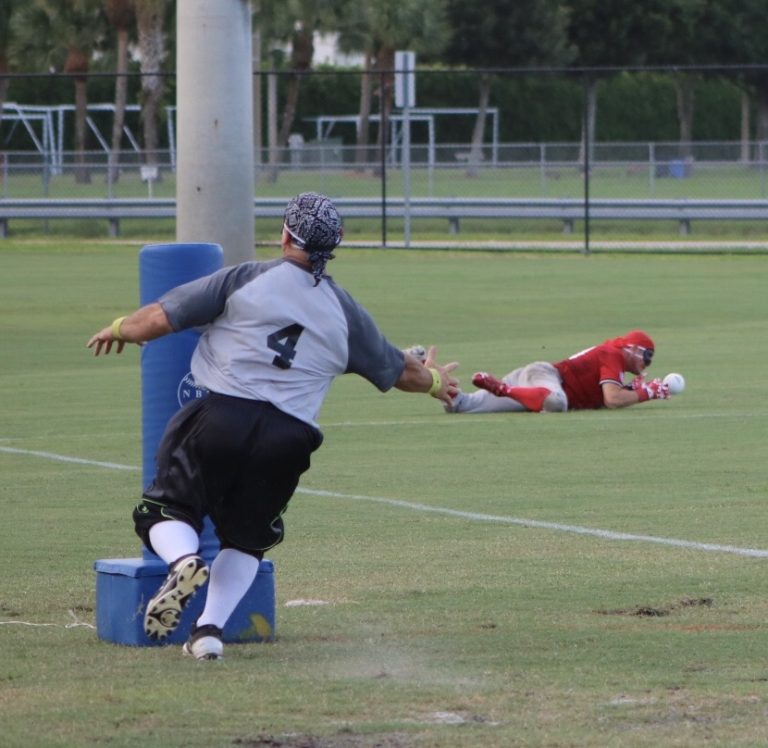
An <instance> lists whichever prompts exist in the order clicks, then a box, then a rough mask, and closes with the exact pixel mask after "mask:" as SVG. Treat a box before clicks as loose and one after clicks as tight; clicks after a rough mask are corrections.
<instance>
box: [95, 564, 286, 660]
mask: <svg viewBox="0 0 768 748" xmlns="http://www.w3.org/2000/svg"><path fill="white" fill-rule="evenodd" d="M206 561H208V563H210V561H211V559H206ZM93 566H94V569H95V570H96V633H97V635H98V637H99V639H103V640H105V641H110V642H114V643H115V644H126V645H129V646H139V647H151V646H158V645H160V644H182V643H183V642H185V641H186V640H187V637H188V636H189V632H190V630H191V628H192V624H193V623H194V622H195V621H196V620H197V617H198V616H199V615H200V614H201V613H202V612H203V606H204V604H205V594H206V589H207V586H205V587H202V588H201V589H200V590H198V592H197V594H196V595H195V596H194V597H193V598H192V600H191V601H190V602H189V604H188V605H187V607H186V608H185V609H184V612H183V613H182V615H181V623H180V624H179V627H178V628H177V629H176V630H175V631H174V632H173V634H171V635H170V636H169V637H168V638H167V639H165V640H164V641H163V642H162V643H159V642H155V641H152V640H151V639H149V637H147V635H146V634H145V633H144V610H145V608H146V605H147V600H149V598H151V597H152V595H154V594H155V592H157V590H158V588H159V587H160V585H161V584H162V583H163V581H164V580H165V577H166V575H167V573H168V566H167V565H166V564H165V563H164V562H163V561H160V560H157V561H155V560H151V559H144V558H110V559H102V560H100V561H96V562H95V563H94V565H93ZM274 638H275V574H274V566H273V564H272V562H271V561H269V560H267V559H264V560H263V561H262V562H261V564H260V565H259V573H258V574H257V575H256V580H255V581H254V583H253V585H252V586H251V589H250V590H248V593H247V594H246V595H245V597H244V598H243V599H242V600H241V601H240V604H239V605H238V606H237V608H236V609H235V612H234V613H233V614H232V616H231V617H230V619H229V621H227V625H226V626H225V627H224V641H225V642H254V641H273V640H274Z"/></svg>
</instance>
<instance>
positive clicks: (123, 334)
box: [85, 302, 173, 356]
mask: <svg viewBox="0 0 768 748" xmlns="http://www.w3.org/2000/svg"><path fill="white" fill-rule="evenodd" d="M171 332H173V328H172V327H171V323H170V322H169V321H168V316H167V315H166V313H165V310H164V309H163V307H162V306H160V304H158V303H157V302H154V303H152V304H147V305H146V306H143V307H141V309H137V310H136V311H135V312H133V314H129V315H128V316H127V317H118V318H117V319H116V320H115V321H114V322H113V323H112V324H111V325H109V326H107V327H105V328H104V329H103V330H100V331H99V332H97V333H96V334H95V335H93V336H92V337H91V339H90V340H89V341H88V342H87V343H86V344H85V345H86V347H87V348H93V355H94V356H98V355H99V354H100V353H105V354H106V353H110V352H111V350H112V346H113V344H115V343H117V347H116V351H115V352H116V353H122V352H123V348H125V344H126V343H137V344H139V345H141V344H142V343H146V342H147V341H148V340H154V339H155V338H160V337H162V336H163V335H167V334H168V333H171Z"/></svg>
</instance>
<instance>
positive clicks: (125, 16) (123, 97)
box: [104, 0, 134, 184]
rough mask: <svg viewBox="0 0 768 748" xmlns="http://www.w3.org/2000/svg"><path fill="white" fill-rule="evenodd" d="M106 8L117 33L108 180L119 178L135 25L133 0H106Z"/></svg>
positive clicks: (112, 181) (112, 180)
mask: <svg viewBox="0 0 768 748" xmlns="http://www.w3.org/2000/svg"><path fill="white" fill-rule="evenodd" d="M104 10H105V11H106V14H107V18H108V19H109V22H110V23H111V24H112V26H113V27H114V29H115V32H116V33H117V66H116V73H117V78H116V79H115V117H114V119H113V120H112V143H111V148H110V151H109V175H108V180H109V183H110V184H113V183H114V182H116V181H117V180H118V179H119V175H120V170H119V163H120V143H121V141H122V139H123V126H124V125H125V107H126V103H127V100H128V76H127V73H128V35H129V33H130V30H131V28H132V26H133V20H134V13H133V11H134V4H133V0H104Z"/></svg>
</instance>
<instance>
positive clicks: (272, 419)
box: [87, 192, 458, 659]
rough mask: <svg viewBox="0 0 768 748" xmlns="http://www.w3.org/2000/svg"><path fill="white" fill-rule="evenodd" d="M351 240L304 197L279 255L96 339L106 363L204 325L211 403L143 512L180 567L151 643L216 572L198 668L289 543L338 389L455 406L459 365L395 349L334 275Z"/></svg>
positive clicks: (164, 591)
mask: <svg viewBox="0 0 768 748" xmlns="http://www.w3.org/2000/svg"><path fill="white" fill-rule="evenodd" d="M341 237H342V225H341V218H340V217H339V214H338V211H337V210H336V207H335V206H334V205H333V203H332V202H331V200H329V199H328V198H327V197H325V196H323V195H319V194H317V193H312V192H308V193H302V194H301V195H298V196H296V197H295V198H293V199H292V200H291V201H290V202H289V203H288V206H287V208H286V211H285V221H284V224H283V232H282V251H283V254H282V257H281V258H280V259H277V260H272V261H269V262H246V263H242V264H240V265H236V266H234V267H227V268H224V269H222V270H220V271H218V272H216V273H213V274H212V275H209V276H206V277H204V278H200V279H198V280H195V281H192V282H191V283H186V284H184V285H182V286H178V287H177V288H175V289H173V290H171V291H169V292H168V293H167V294H165V295H164V296H163V297H162V298H160V299H159V300H158V301H157V302H154V303H151V304H148V305H146V306H144V307H142V308H140V309H138V310H137V311H135V312H133V314H130V315H128V316H127V317H121V318H118V319H117V320H115V321H114V322H113V323H112V324H111V325H110V326H108V327H105V328H104V329H103V330H101V332H98V333H96V334H95V335H94V336H93V337H92V338H91V339H90V340H89V341H88V344H87V345H88V347H89V348H93V349H94V353H95V355H97V356H98V355H99V354H100V353H109V352H110V351H111V350H112V347H113V346H115V347H116V352H117V353H121V352H122V350H123V348H124V347H125V344H126V343H143V342H146V341H149V340H154V339H155V338H158V337H161V336H163V335H167V334H169V333H173V332H178V331H180V330H185V329H188V328H192V327H202V328H204V331H203V333H202V335H201V337H200V340H199V341H198V344H197V347H196V349H195V351H194V354H193V356H192V374H193V376H194V379H195V382H196V383H197V384H198V385H199V386H202V387H204V388H206V389H207V390H209V394H208V396H207V397H204V398H199V399H195V400H193V401H191V402H190V403H188V404H187V405H185V406H184V407H183V408H181V410H179V411H178V412H177V413H176V414H175V415H174V416H173V417H172V418H171V420H170V421H169V423H168V425H167V427H166V430H165V433H164V435H163V438H162V440H161V442H160V445H159V447H158V453H157V472H156V475H155V478H154V481H153V482H152V483H151V484H150V485H149V486H148V487H147V489H146V490H145V492H144V495H143V498H142V501H141V503H140V504H139V505H138V506H137V507H136V509H135V510H134V514H133V516H134V524H135V527H136V532H137V534H138V535H139V537H141V539H142V540H143V542H144V543H145V545H146V546H147V547H148V548H150V549H151V550H152V551H153V552H154V553H156V554H157V555H158V556H159V557H160V558H162V559H163V560H164V561H166V562H167V563H168V565H169V572H168V576H167V578H166V580H165V582H164V583H163V585H162V586H161V587H160V589H159V590H158V592H157V593H156V594H155V595H154V597H153V598H152V599H151V600H150V601H149V603H148V604H147V610H146V613H145V617H144V628H145V631H146V633H147V635H148V636H149V637H151V638H152V639H156V640H162V639H165V638H166V637H167V636H168V635H169V634H170V633H171V632H172V631H174V630H175V628H176V627H177V626H178V623H179V619H180V615H181V611H182V610H183V608H184V607H185V605H186V604H187V602H188V601H189V600H190V599H191V597H192V595H193V594H194V593H195V591H196V590H197V589H198V588H199V587H200V586H201V585H202V584H203V583H204V582H205V581H206V579H208V577H209V575H210V582H209V585H208V594H207V597H206V603H205V607H204V609H203V612H202V613H201V615H200V617H199V618H198V620H197V622H196V624H195V626H194V627H193V629H192V633H191V635H190V638H189V640H188V641H187V643H186V644H185V645H184V651H185V652H186V653H187V654H191V655H193V656H194V657H196V658H198V659H219V658H220V657H222V655H223V644H222V640H221V637H222V629H223V628H224V625H225V623H226V622H227V620H228V619H229V617H230V616H231V614H232V613H233V612H234V610H235V608H236V607H237V605H238V603H239V602H240V600H241V599H242V598H243V596H244V595H245V594H246V593H247V592H248V590H249V589H250V587H251V585H252V584H253V581H254V579H255V578H256V574H257V572H258V567H259V562H260V560H261V559H262V558H263V556H264V552H265V551H266V550H268V549H269V548H272V547H273V546H275V545H277V544H278V543H280V542H281V541H282V539H283V532H284V525H283V520H282V514H283V512H284V511H285V509H286V507H287V505H288V502H289V501H290V499H291V497H292V495H293V493H294V491H295V490H296V487H297V486H298V483H299V477H300V475H301V474H302V473H303V472H305V471H306V470H307V469H308V468H309V465H310V455H311V453H312V452H313V451H315V450H316V449H317V448H318V447H319V446H320V444H321V442H322V439H323V437H322V434H321V432H320V430H319V429H318V426H317V416H318V413H319V411H320V408H321V406H322V404H323V401H324V399H325V396H326V394H327V392H328V389H329V387H330V385H331V382H332V381H333V379H334V378H335V377H337V376H338V375H340V374H347V373H355V374H359V375H360V376H362V377H364V378H365V379H367V380H368V381H369V382H371V383H372V384H373V385H375V386H376V387H377V388H378V389H379V390H381V391H386V390H389V389H391V388H392V387H395V388H397V389H400V390H403V391H405V392H424V393H429V394H430V395H432V396H434V397H436V398H438V399H440V400H442V401H443V402H445V403H449V402H450V398H451V396H453V395H455V394H456V393H457V391H458V389H457V382H456V380H455V379H454V378H453V376H452V375H451V372H452V371H453V369H454V368H455V367H456V364H455V363H454V364H448V365H446V366H440V365H438V364H437V363H435V361H434V349H430V354H429V355H428V357H427V360H426V362H425V363H422V362H421V361H420V360H419V359H417V358H416V357H414V356H412V355H411V354H410V353H404V352H403V351H401V350H400V349H398V348H397V347H395V346H394V345H392V344H391V343H390V342H389V341H388V340H387V339H386V338H385V337H384V335H383V334H382V333H381V331H380V330H379V329H378V327H377V326H376V324H375V323H374V321H373V319H372V318H371V316H370V315H369V314H368V312H366V310H365V309H364V308H363V307H362V306H360V304H358V303H357V302H356V301H355V300H354V299H353V298H352V297H351V296H350V295H349V294H348V293H347V292H346V291H344V290H343V289H342V288H340V287H339V286H337V285H336V283H334V281H333V279H332V278H331V277H330V276H328V275H326V274H325V266H326V263H327V262H328V261H329V260H330V259H332V258H333V257H334V255H333V250H334V249H335V248H336V247H337V246H338V245H339V243H340V242H341ZM206 515H208V516H209V517H210V518H211V521H212V523H213V526H214V528H215V531H216V535H217V537H218V539H219V542H220V544H221V550H220V551H219V553H218V554H217V556H216V558H215V559H214V560H213V562H212V563H211V567H210V570H209V568H208V565H207V563H206V561H205V560H204V559H203V558H202V557H201V556H199V555H198V552H199V535H200V532H201V531H202V529H203V518H204V517H205V516H206Z"/></svg>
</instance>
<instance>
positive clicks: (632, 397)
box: [603, 384, 640, 408]
mask: <svg viewBox="0 0 768 748" xmlns="http://www.w3.org/2000/svg"><path fill="white" fill-rule="evenodd" d="M603 402H604V403H605V407H606V408H627V407H629V406H630V405H637V403H639V402H640V398H639V396H638V394H637V392H635V391H634V390H629V389H626V388H625V387H619V386H618V385H616V384H604V385H603Z"/></svg>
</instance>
